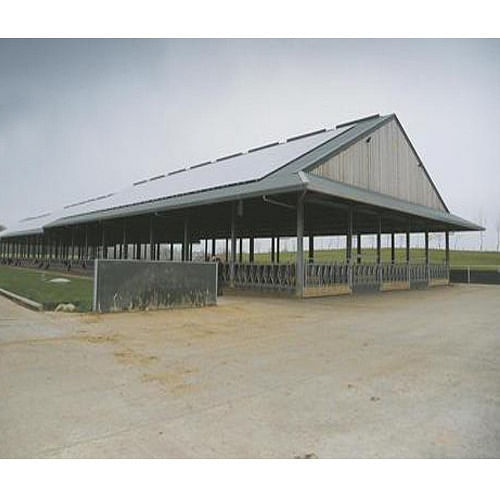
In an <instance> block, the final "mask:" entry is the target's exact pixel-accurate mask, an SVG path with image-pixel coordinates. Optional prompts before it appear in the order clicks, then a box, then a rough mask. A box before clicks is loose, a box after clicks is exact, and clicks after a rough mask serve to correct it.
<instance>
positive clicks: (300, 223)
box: [295, 193, 305, 297]
mask: <svg viewBox="0 0 500 500" xmlns="http://www.w3.org/2000/svg"><path fill="white" fill-rule="evenodd" d="M304 196H305V193H301V194H299V196H298V199H297V254H296V262H295V267H296V276H295V293H296V295H297V297H303V296H304Z"/></svg>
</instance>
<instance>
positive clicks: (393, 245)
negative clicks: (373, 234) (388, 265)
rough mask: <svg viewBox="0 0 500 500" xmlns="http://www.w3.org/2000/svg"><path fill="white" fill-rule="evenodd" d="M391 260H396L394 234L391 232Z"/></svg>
mask: <svg viewBox="0 0 500 500" xmlns="http://www.w3.org/2000/svg"><path fill="white" fill-rule="evenodd" d="M391 262H392V263H393V264H394V262H396V235H395V234H394V233H391Z"/></svg>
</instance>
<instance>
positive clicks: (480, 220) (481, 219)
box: [477, 210, 486, 252]
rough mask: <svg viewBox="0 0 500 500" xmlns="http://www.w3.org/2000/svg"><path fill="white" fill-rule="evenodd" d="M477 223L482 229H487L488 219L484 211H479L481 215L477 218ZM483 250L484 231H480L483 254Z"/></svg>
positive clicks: (480, 246) (480, 245) (480, 248)
mask: <svg viewBox="0 0 500 500" xmlns="http://www.w3.org/2000/svg"><path fill="white" fill-rule="evenodd" d="M477 223H478V224H479V225H480V226H482V227H486V218H485V217H484V215H483V211H482V210H479V214H478V216H477ZM483 248H484V231H483V230H481V231H479V250H480V251H481V252H482V251H483Z"/></svg>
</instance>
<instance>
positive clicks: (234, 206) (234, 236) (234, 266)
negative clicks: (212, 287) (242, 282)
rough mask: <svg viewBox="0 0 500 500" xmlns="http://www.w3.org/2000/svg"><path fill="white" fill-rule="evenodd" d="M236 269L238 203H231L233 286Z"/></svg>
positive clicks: (231, 280)
mask: <svg viewBox="0 0 500 500" xmlns="http://www.w3.org/2000/svg"><path fill="white" fill-rule="evenodd" d="M235 271H236V205H235V204H234V203H233V204H232V205H231V265H230V279H229V283H230V286H231V287H234V277H235Z"/></svg>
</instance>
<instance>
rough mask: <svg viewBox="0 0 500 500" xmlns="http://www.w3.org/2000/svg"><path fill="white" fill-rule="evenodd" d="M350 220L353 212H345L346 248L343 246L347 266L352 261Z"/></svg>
mask: <svg viewBox="0 0 500 500" xmlns="http://www.w3.org/2000/svg"><path fill="white" fill-rule="evenodd" d="M352 219H353V210H352V208H350V209H349V211H348V212H347V235H346V238H347V239H346V246H345V252H346V254H345V260H346V262H347V263H348V264H351V261H352Z"/></svg>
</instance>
